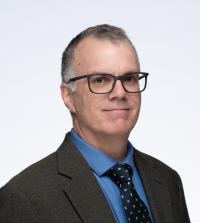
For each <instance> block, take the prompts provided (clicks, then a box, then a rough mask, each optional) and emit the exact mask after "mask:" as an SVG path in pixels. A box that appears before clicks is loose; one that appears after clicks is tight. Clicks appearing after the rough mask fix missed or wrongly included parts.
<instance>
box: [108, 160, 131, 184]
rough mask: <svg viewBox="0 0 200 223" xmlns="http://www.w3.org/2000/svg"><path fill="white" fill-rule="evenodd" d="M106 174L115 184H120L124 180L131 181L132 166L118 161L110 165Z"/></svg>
mask: <svg viewBox="0 0 200 223" xmlns="http://www.w3.org/2000/svg"><path fill="white" fill-rule="evenodd" d="M106 175H107V176H109V177H110V178H111V179H112V181H114V182H115V183H116V184H117V185H120V184H123V183H125V182H131V176H132V168H131V166H129V165H128V164H119V163H118V164H116V165H115V166H113V167H111V168H110V169H109V170H108V171H107V172H106Z"/></svg>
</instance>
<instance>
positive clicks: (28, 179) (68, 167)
mask: <svg viewBox="0 0 200 223" xmlns="http://www.w3.org/2000/svg"><path fill="white" fill-rule="evenodd" d="M134 159H135V163H136V166H137V168H138V171H139V174H140V176H141V179H142V182H143V185H144V189H145V191H146V195H147V197H148V200H149V204H150V208H151V210H152V214H153V218H154V222H155V223H189V222H190V220H189V217H188V212H187V208H186V203H185V198H184V193H183V188H182V183H181V180H180V177H179V176H178V174H177V173H176V172H175V171H174V170H172V169H171V168H169V167H168V166H166V165H165V164H163V163H162V162H160V161H158V160H157V159H155V158H152V157H150V156H148V155H146V154H143V153H141V152H139V151H138V150H136V151H135V153H134ZM69 222H70V223H71V222H77V223H79V222H87V223H90V222H91V223H94V222H95V223H114V222H115V219H114V217H113V215H112V211H111V209H110V208H109V205H108V203H107V201H106V199H105V197H104V195H103V193H102V191H101V189H100V187H99V185H98V183H97V181H96V178H95V177H94V175H93V173H92V171H91V169H90V167H89V166H88V164H87V162H86V161H85V160H84V159H83V157H82V156H81V154H80V153H79V152H78V150H77V149H76V148H75V146H74V145H73V143H72V142H71V140H70V139H69V136H68V135H66V137H65V140H64V142H63V143H62V145H61V146H60V148H59V149H58V150H57V151H56V152H55V153H52V154H51V155H49V156H48V157H46V158H44V159H43V160H41V161H39V162H37V163H35V164H33V165H32V166H30V167H28V168H27V169H26V170H24V171H23V172H21V173H20V174H18V175H17V176H15V177H14V178H13V179H12V180H11V181H10V182H8V183H7V184H6V185H5V186H4V187H3V188H1V190H0V223H69Z"/></svg>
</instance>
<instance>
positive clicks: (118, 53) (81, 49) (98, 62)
mask: <svg viewBox="0 0 200 223" xmlns="http://www.w3.org/2000/svg"><path fill="white" fill-rule="evenodd" d="M73 65H74V71H75V73H76V74H79V75H80V74H86V73H95V72H107V73H113V74H115V73H117V74H120V73H123V72H129V71H138V70H139V63H138V59H137V55H136V52H135V50H134V48H133V47H132V45H131V44H130V43H129V42H128V41H111V40H108V39H97V38H95V37H87V38H85V39H83V40H82V41H81V42H80V43H79V44H78V46H77V47H76V49H75V51H74V64H73Z"/></svg>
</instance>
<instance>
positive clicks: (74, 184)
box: [57, 134, 115, 223]
mask: <svg viewBox="0 0 200 223" xmlns="http://www.w3.org/2000/svg"><path fill="white" fill-rule="evenodd" d="M57 163H58V174H59V175H62V176H65V177H66V178H68V181H66V184H65V186H64V188H63V190H64V191H65V194H66V196H67V197H68V199H69V200H70V202H71V203H72V206H73V207H74V209H75V210H76V212H77V213H78V215H79V217H80V219H81V220H82V222H108V223H114V222H115V219H114V217H113V215H112V211H111V209H110V207H109V205H108V204H107V201H106V198H105V197H104V195H103V193H102V191H101V189H100V187H99V186H98V183H97V181H96V178H95V177H94V175H93V173H92V171H91V169H90V167H89V166H88V164H87V162H86V161H85V160H84V159H83V157H82V156H81V154H80V152H78V150H77V149H76V148H75V147H74V145H73V143H72V142H71V140H70V138H69V136H68V134H67V135H66V137H65V140H64V142H63V143H62V145H61V146H60V148H59V149H58V151H57Z"/></svg>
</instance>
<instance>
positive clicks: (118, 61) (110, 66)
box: [63, 37, 141, 138]
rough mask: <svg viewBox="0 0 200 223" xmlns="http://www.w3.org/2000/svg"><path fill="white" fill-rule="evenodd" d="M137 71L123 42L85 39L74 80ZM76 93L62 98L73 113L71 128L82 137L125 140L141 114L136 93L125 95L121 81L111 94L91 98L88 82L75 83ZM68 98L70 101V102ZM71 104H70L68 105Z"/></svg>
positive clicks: (133, 56)
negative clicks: (86, 75)
mask: <svg viewBox="0 0 200 223" xmlns="http://www.w3.org/2000/svg"><path fill="white" fill-rule="evenodd" d="M134 71H139V65H138V61H137V57H136V54H135V51H134V50H133V48H132V46H131V45H130V44H129V43H128V42H126V41H123V42H117V43H114V42H111V41H109V40H99V39H96V38H94V37H88V38H86V39H84V40H82V41H81V42H80V43H79V45H78V46H77V48H76V49H75V54H74V73H75V74H76V76H81V75H84V74H93V73H109V74H113V75H116V76H117V75H123V74H126V73H128V72H134ZM76 85H77V87H76V90H75V91H74V92H71V93H70V94H66V95H65V94H63V99H64V101H65V99H66V98H65V97H68V98H67V100H66V101H67V103H66V102H65V104H66V105H67V107H68V108H69V110H70V111H71V112H72V113H73V119H74V120H73V125H74V128H75V130H76V131H77V132H78V133H79V132H80V133H81V135H85V137H86V138H87V135H88V134H92V135H98V134H99V136H100V135H102V136H109V135H110V136H113V135H115V136H120V135H123V136H128V135H129V133H130V131H131V129H132V128H133V127H134V125H135V123H136V121H137V119H138V115H139V110H140V101H141V97H140V94H139V93H128V92H126V91H125V90H124V89H123V87H122V84H121V82H120V81H117V82H116V85H115V87H114V89H113V91H112V92H111V93H108V94H94V93H91V92H90V90H89V88H88V83H87V79H81V80H78V81H76ZM69 98H70V99H69ZM69 101H70V102H69Z"/></svg>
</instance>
